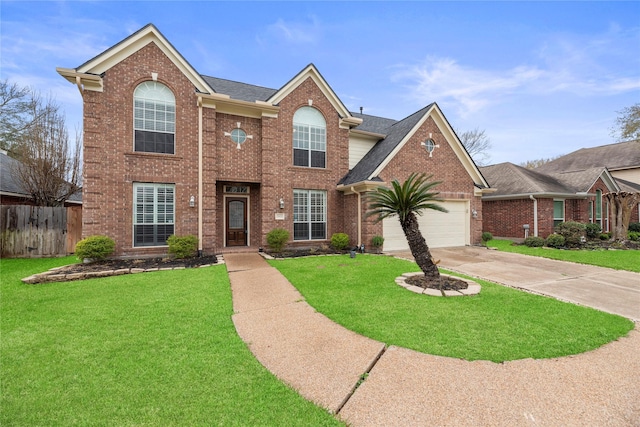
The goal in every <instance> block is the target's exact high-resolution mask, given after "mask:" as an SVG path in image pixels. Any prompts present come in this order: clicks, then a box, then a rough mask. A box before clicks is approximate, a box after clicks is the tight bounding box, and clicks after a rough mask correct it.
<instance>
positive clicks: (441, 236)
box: [382, 200, 470, 251]
mask: <svg viewBox="0 0 640 427" xmlns="http://www.w3.org/2000/svg"><path fill="white" fill-rule="evenodd" d="M441 205H442V206H443V207H444V208H445V209H447V210H448V211H449V212H447V213H444V212H440V211H434V210H431V209H428V210H426V211H424V212H423V214H422V215H421V216H418V224H419V226H420V232H421V233H422V235H423V236H424V238H425V240H426V241H427V245H429V247H430V248H445V247H452V246H465V245H468V244H469V233H470V223H469V214H468V211H469V208H468V206H469V202H468V201H467V200H447V201H444V202H442V203H441ZM382 227H383V236H384V250H385V251H401V250H408V249H409V245H408V244H407V239H406V238H405V237H404V233H403V232H402V227H400V221H398V217H397V216H396V217H392V218H386V219H384V220H383V221H382Z"/></svg>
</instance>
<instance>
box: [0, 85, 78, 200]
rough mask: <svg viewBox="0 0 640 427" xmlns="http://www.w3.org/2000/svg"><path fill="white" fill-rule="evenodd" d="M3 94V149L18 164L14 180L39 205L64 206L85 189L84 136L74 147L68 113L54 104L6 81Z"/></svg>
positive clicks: (50, 100)
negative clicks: (83, 165) (83, 168)
mask: <svg viewBox="0 0 640 427" xmlns="http://www.w3.org/2000/svg"><path fill="white" fill-rule="evenodd" d="M0 91H2V93H1V94H0V99H1V100H2V101H4V102H5V103H4V104H3V105H2V108H3V110H2V119H1V120H0V126H1V128H0V132H2V137H3V140H2V144H3V146H4V147H7V148H9V150H10V151H9V154H10V155H11V156H12V157H14V158H16V159H17V160H19V162H14V165H13V167H12V170H11V174H12V176H13V178H14V179H15V181H16V182H17V183H19V185H20V186H21V187H22V190H23V191H24V192H25V193H27V194H29V195H30V196H31V199H32V202H33V203H34V204H35V205H37V206H61V205H63V204H64V202H65V201H66V200H67V199H69V197H71V196H72V195H73V194H74V193H76V192H78V191H79V190H80V186H81V181H82V175H81V174H82V164H81V158H82V157H81V154H82V139H81V136H80V133H79V132H76V138H75V142H74V143H73V144H71V143H70V141H69V133H68V131H67V127H66V123H65V116H64V113H63V112H61V111H60V107H59V105H58V104H57V103H56V102H55V100H53V99H52V98H46V99H44V98H42V97H41V96H40V95H39V94H38V93H36V92H33V91H30V90H28V89H25V88H19V87H18V86H17V85H15V84H12V85H10V84H9V83H8V82H6V81H4V82H2V85H1V86H0ZM5 111H7V115H6V116H5ZM5 135H7V136H6V138H5Z"/></svg>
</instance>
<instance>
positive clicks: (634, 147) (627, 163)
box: [536, 140, 640, 173]
mask: <svg viewBox="0 0 640 427" xmlns="http://www.w3.org/2000/svg"><path fill="white" fill-rule="evenodd" d="M593 167H606V168H607V169H609V170H610V171H616V170H622V169H631V168H640V140H635V141H627V142H618V143H616V144H608V145H601V146H599V147H592V148H581V149H580V150H577V151H574V152H572V153H569V154H566V155H564V156H562V157H558V158H557V159H555V160H552V161H550V162H547V163H545V164H544V165H541V166H539V167H537V168H536V170H537V171H539V172H544V173H548V172H570V171H577V170H584V169H588V168H593Z"/></svg>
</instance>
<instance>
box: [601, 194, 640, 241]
mask: <svg viewBox="0 0 640 427" xmlns="http://www.w3.org/2000/svg"><path fill="white" fill-rule="evenodd" d="M603 196H604V197H605V198H606V199H607V200H608V201H609V205H610V206H611V213H612V215H611V230H612V231H613V234H612V238H613V240H617V241H622V240H627V237H628V236H627V231H628V229H629V222H630V221H631V211H632V210H633V208H634V207H635V206H637V205H638V203H640V193H629V192H626V191H619V192H617V193H607V194H603Z"/></svg>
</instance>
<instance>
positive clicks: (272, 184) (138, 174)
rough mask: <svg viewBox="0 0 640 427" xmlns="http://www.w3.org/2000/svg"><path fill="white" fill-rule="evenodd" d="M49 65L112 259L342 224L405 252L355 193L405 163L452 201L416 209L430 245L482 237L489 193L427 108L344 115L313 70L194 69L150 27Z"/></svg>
mask: <svg viewBox="0 0 640 427" xmlns="http://www.w3.org/2000/svg"><path fill="white" fill-rule="evenodd" d="M58 72H59V73H60V74H61V75H62V76H63V77H65V78H66V79H67V80H69V81H70V82H72V83H74V84H77V86H78V88H79V89H80V92H81V94H82V98H83V103H84V182H83V184H84V186H83V210H84V213H83V234H84V235H85V236H89V235H94V234H106V235H108V236H110V237H112V238H113V239H114V240H115V241H116V254H117V255H120V256H129V255H131V256H133V255H144V254H162V253H166V238H167V237H168V236H169V235H171V234H177V235H186V234H194V235H196V236H198V237H199V242H200V249H201V250H202V251H203V252H205V253H220V252H224V251H225V250H227V248H230V247H246V248H251V249H256V248H258V247H260V246H264V245H265V244H266V234H267V233H268V232H269V231H270V230H272V229H274V228H276V227H281V228H285V229H287V230H289V231H290V233H291V242H290V244H291V245H305V246H309V245H318V244H322V243H327V242H328V241H329V240H330V238H331V235H332V234H333V233H337V232H344V233H347V234H348V235H349V236H350V238H351V243H352V245H356V244H358V245H359V244H365V245H369V244H370V241H371V238H372V237H373V236H374V235H382V236H384V237H385V239H387V241H386V242H385V249H402V247H406V242H404V243H403V237H402V236H399V235H398V228H399V227H397V226H395V225H394V224H392V223H388V222H381V223H374V220H373V218H367V217H366V216H365V213H366V203H365V201H364V200H363V195H364V194H365V193H366V192H367V191H369V190H372V189H374V188H375V187H377V186H378V185H384V184H386V183H389V182H390V181H391V180H393V179H398V180H401V181H402V180H404V179H406V178H407V177H408V176H409V174H410V173H411V172H425V173H427V174H430V175H433V179H434V180H438V181H442V184H440V185H439V187H438V188H437V189H438V190H439V191H440V192H441V196H442V198H444V199H445V202H444V203H445V206H447V207H449V208H451V210H452V214H451V215H450V216H443V215H445V214H442V213H440V212H434V213H427V215H425V216H424V217H423V218H426V219H423V220H422V221H423V224H424V225H423V232H424V234H425V237H426V238H427V242H428V243H430V244H431V242H435V243H433V244H432V245H433V246H443V245H448V246H451V245H465V244H474V243H478V242H479V241H480V235H481V233H482V231H483V228H482V218H483V215H482V203H481V196H482V194H483V193H485V192H488V191H491V189H490V188H489V185H488V184H487V182H486V181H485V179H484V178H483V176H482V175H481V174H480V172H479V170H478V168H477V167H476V165H475V164H474V162H473V161H472V160H471V158H470V157H469V155H468V153H467V152H466V150H465V149H464V147H463V146H462V144H461V143H460V141H459V140H458V138H457V136H456V135H455V133H454V132H453V130H452V128H451V126H450V125H449V123H448V122H447V120H446V118H445V117H444V115H443V114H442V112H441V111H440V109H439V107H438V106H437V105H436V104H431V105H429V106H427V107H425V108H424V109H422V110H420V111H418V112H416V113H414V114H413V115H411V116H409V117H407V118H405V119H403V120H400V121H395V120H391V119H385V118H380V117H374V116H369V115H363V114H357V113H352V112H350V111H349V110H348V109H347V108H346V107H345V106H344V104H343V103H342V102H341V101H340V99H339V98H338V97H337V96H336V94H335V93H334V92H333V90H332V89H331V87H330V86H329V85H328V84H327V82H326V81H325V80H324V78H323V77H322V75H320V73H319V72H318V70H317V69H316V67H315V66H314V65H309V66H307V67H305V68H304V69H303V70H302V71H301V72H300V73H298V74H297V75H296V76H294V77H293V78H292V79H291V80H290V81H289V82H287V83H285V84H284V85H283V86H282V87H281V88H279V89H269V88H265V87H260V86H254V85H249V84H244V83H238V82H234V81H230V80H224V79H219V78H214V77H209V76H203V75H200V74H199V73H197V72H196V71H195V70H194V69H193V68H192V67H191V66H190V65H189V63H188V62H187V61H186V60H185V59H184V58H183V57H182V56H181V55H180V54H179V52H178V51H177V50H176V49H175V48H174V47H173V46H172V45H171V44H170V43H169V42H168V41H167V40H166V39H165V38H164V36H163V35H162V34H161V33H160V32H159V31H158V30H157V29H156V28H155V27H154V26H153V25H147V26H146V27H144V28H142V29H141V30H139V31H138V32H136V33H135V34H133V35H131V36H130V37H128V38H127V39H125V40H123V41H122V42H120V43H118V44H116V45H115V46H113V47H112V48H110V49H108V50H106V51H105V52H103V53H101V54H100V55H98V56H96V57H95V58H93V59H91V60H89V61H88V62H86V63H85V64H83V65H81V66H79V67H77V68H75V69H66V68H58ZM395 222H397V220H396V221H395ZM429 227H431V228H429ZM451 230H454V231H455V232H453V233H451V232H450V231H451ZM400 237H402V238H400Z"/></svg>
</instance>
